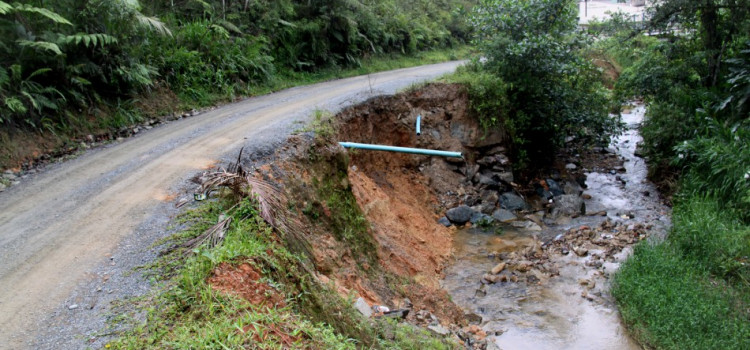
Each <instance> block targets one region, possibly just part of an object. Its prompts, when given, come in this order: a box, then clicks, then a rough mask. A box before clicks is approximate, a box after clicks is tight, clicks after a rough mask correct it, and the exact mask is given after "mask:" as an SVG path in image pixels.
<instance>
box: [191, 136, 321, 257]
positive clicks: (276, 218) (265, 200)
mask: <svg viewBox="0 0 750 350" xmlns="http://www.w3.org/2000/svg"><path fill="white" fill-rule="evenodd" d="M241 157H242V150H240V154H239V156H238V157H237V161H236V162H235V163H232V164H230V165H229V166H228V167H227V169H220V170H218V171H214V172H209V173H205V174H203V176H202V180H203V183H202V185H201V188H200V192H201V193H204V194H206V195H207V194H208V193H210V192H211V191H214V190H216V189H219V188H228V189H230V190H231V191H232V193H234V194H235V195H236V196H237V197H239V198H246V197H252V198H254V199H255V200H256V201H257V202H258V213H259V215H260V217H261V218H263V220H265V221H266V222H267V223H268V224H269V225H271V227H273V228H275V229H276V230H277V231H279V232H280V233H282V234H283V235H288V237H286V238H287V241H288V242H289V243H290V244H292V245H293V248H295V249H297V250H301V251H303V252H305V253H306V254H308V255H309V254H310V252H311V249H310V245H309V242H308V241H307V239H306V237H305V234H304V231H305V229H304V225H302V222H301V221H299V219H297V218H296V217H295V215H294V213H292V212H290V211H289V210H288V209H287V208H289V206H288V204H289V203H288V201H287V198H286V196H285V195H284V193H283V192H282V191H281V190H280V189H278V188H276V187H275V186H274V185H273V184H271V183H270V182H268V181H264V180H261V179H258V178H256V177H254V176H253V175H251V174H248V173H247V172H246V171H245V169H243V168H242V165H240V159H241Z"/></svg>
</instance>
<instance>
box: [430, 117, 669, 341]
mask: <svg viewBox="0 0 750 350" xmlns="http://www.w3.org/2000/svg"><path fill="white" fill-rule="evenodd" d="M643 112H644V110H643V107H641V106H637V107H636V108H634V109H633V110H632V112H631V113H627V114H624V115H623V121H624V122H625V123H626V124H627V125H628V129H627V130H626V132H625V133H624V134H623V135H621V136H620V137H618V138H617V139H616V140H614V141H613V143H612V145H611V147H610V148H611V151H612V152H616V153H617V154H618V155H619V156H621V157H622V158H623V160H624V161H625V163H624V167H625V171H624V173H623V172H622V171H620V172H619V173H618V172H611V171H609V170H599V169H594V170H596V171H594V170H592V171H591V172H590V173H587V181H586V183H587V186H588V188H587V190H586V191H585V193H587V194H589V195H591V199H589V200H586V207H587V212H597V211H601V210H605V211H606V212H607V216H606V217H601V216H595V217H594V216H583V217H581V218H576V219H571V220H570V221H569V222H567V223H566V224H565V225H552V224H550V225H548V227H546V228H544V230H543V231H542V232H529V231H523V230H518V229H514V228H511V227H505V228H503V229H502V232H501V233H497V232H483V231H482V230H479V229H474V228H472V229H466V230H459V231H458V232H457V233H456V236H455V240H454V242H455V247H454V248H455V256H456V262H455V263H454V264H453V265H452V266H451V267H449V268H448V269H446V271H445V276H446V277H445V279H444V280H443V281H442V286H443V288H445V289H446V290H447V291H448V292H449V293H450V294H451V296H452V298H453V300H454V301H455V302H456V303H457V304H458V305H459V306H461V307H462V308H464V310H465V311H466V312H471V313H475V314H477V315H479V316H481V317H482V322H481V324H480V326H481V327H482V329H483V330H485V331H486V332H487V334H489V339H490V340H491V341H492V342H494V343H495V344H496V345H497V346H498V347H500V348H501V349H506V350H515V349H617V350H620V349H622V350H629V349H639V347H638V346H637V344H636V343H635V342H634V341H633V340H632V339H631V338H630V337H629V335H628V334H627V332H626V331H625V329H624V327H623V325H622V324H621V322H620V318H619V314H618V312H617V309H616V307H615V305H614V303H613V300H612V298H611V296H610V295H609V292H608V290H609V280H608V278H607V277H608V276H609V275H610V274H611V273H612V272H614V271H616V269H617V268H618V266H619V263H620V262H621V261H622V260H624V259H625V258H626V257H627V255H628V254H629V252H630V251H631V250H630V249H628V248H626V249H625V250H624V251H623V252H622V253H620V254H618V255H617V256H616V259H615V261H614V262H605V263H604V266H603V268H601V269H596V268H592V267H589V266H587V265H586V263H587V262H588V261H589V260H590V259H591V254H596V253H597V252H596V251H591V252H590V254H589V255H588V256H585V257H578V256H577V255H576V254H572V253H571V254H568V255H557V256H554V257H553V259H555V260H556V261H555V263H556V265H557V266H559V267H560V268H559V276H554V277H549V276H548V275H545V274H542V273H539V272H536V271H534V270H532V271H531V272H530V273H524V274H521V273H519V274H517V276H516V277H517V278H518V280H517V281H516V282H513V281H507V282H498V283H496V284H483V283H482V282H481V279H482V276H483V275H484V274H486V273H487V272H488V271H489V270H490V269H491V268H492V267H493V266H495V265H496V264H497V263H498V262H499V261H500V260H499V259H498V258H497V257H496V255H497V254H498V253H508V252H512V251H516V252H521V251H523V250H524V249H527V248H528V247H529V246H533V245H534V244H539V242H540V241H541V242H546V241H549V240H551V239H554V237H555V236H557V235H558V234H560V233H563V232H565V230H567V229H568V228H571V227H577V226H580V225H590V226H592V227H594V226H595V225H598V224H599V223H600V222H601V221H603V220H606V219H609V220H611V221H620V222H622V223H623V225H631V224H635V223H645V224H648V225H651V226H652V227H653V228H652V230H651V233H650V234H651V235H652V236H660V235H663V232H665V229H666V228H667V227H668V226H669V224H670V223H669V210H668V208H666V207H664V206H662V205H661V204H660V203H659V201H658V195H657V192H656V189H655V188H654V187H653V185H652V184H650V183H648V182H647V181H646V171H647V169H646V165H645V163H644V162H643V160H642V159H640V158H638V157H636V156H635V155H634V152H635V147H636V143H637V142H639V141H641V138H640V136H639V135H638V132H637V126H638V125H639V123H640V121H641V120H642V118H643ZM506 273H507V271H506Z"/></svg>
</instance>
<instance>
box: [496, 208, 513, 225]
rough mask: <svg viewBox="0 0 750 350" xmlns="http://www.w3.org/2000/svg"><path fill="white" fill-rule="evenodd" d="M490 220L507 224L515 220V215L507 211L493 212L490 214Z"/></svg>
mask: <svg viewBox="0 0 750 350" xmlns="http://www.w3.org/2000/svg"><path fill="white" fill-rule="evenodd" d="M492 218H494V219H495V220H497V221H498V222H502V223H508V222H511V221H514V220H516V219H517V217H516V215H515V214H513V213H512V212H511V211H510V210H507V209H497V210H495V211H494V212H492Z"/></svg>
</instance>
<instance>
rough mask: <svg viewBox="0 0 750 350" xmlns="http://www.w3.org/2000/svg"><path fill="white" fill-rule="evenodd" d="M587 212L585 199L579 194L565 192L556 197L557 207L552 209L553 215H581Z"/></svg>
mask: <svg viewBox="0 0 750 350" xmlns="http://www.w3.org/2000/svg"><path fill="white" fill-rule="evenodd" d="M585 212H586V205H585V204H584V203H583V199H581V197H579V196H577V195H573V194H564V195H562V196H559V197H557V198H556V199H555V207H554V208H553V209H552V216H553V217H560V216H563V215H565V216H574V215H581V214H583V213H585Z"/></svg>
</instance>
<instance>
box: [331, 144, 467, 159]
mask: <svg viewBox="0 0 750 350" xmlns="http://www.w3.org/2000/svg"><path fill="white" fill-rule="evenodd" d="M339 145H341V146H342V147H344V148H358V149H367V150H371V151H389V152H400V153H412V154H424V155H427V156H440V157H452V158H462V157H463V156H462V155H461V152H448V151H437V150H432V149H424V148H409V147H396V146H383V145H371V144H366V143H354V142H339Z"/></svg>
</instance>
